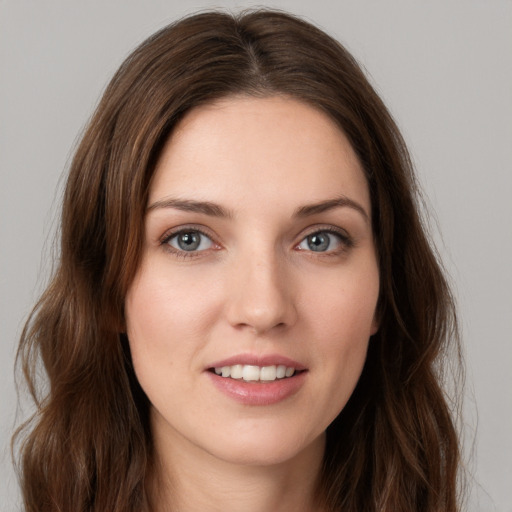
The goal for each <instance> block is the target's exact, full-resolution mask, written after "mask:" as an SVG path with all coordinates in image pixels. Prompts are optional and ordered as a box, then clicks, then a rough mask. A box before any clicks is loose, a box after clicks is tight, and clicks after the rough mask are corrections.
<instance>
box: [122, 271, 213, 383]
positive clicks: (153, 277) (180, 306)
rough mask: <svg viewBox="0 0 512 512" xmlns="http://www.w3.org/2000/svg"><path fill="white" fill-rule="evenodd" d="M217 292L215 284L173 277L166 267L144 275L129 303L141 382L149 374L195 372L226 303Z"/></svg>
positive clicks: (128, 322) (185, 275)
mask: <svg viewBox="0 0 512 512" xmlns="http://www.w3.org/2000/svg"><path fill="white" fill-rule="evenodd" d="M205 277H206V276H205ZM216 290H218V287H217V286H215V283H213V282H212V279H211V278H210V280H209V281H208V280H207V279H197V276H196V278H195V279H189V275H188V273H187V272H173V273H172V274H170V273H169V271H168V269H167V268H166V266H165V265H157V264H153V265H147V266H146V267H143V268H142V269H141V270H140V272H139V274H138V275H137V276H136V278H135V280H134V282H133V283H132V285H131V286H130V289H129V291H128V293H127V296H126V300H125V316H126V330H127V335H128V340H129V343H130V350H131V355H132V359H133V364H134V366H135V369H136V371H137V375H138V377H139V380H141V379H143V376H144V375H145V374H146V373H147V374H148V376H149V377H150V378H152V379H153V378H156V377H157V375H158V374H159V373H162V375H163V376H165V375H166V373H167V376H166V378H168V374H169V372H171V370H172V374H177V373H179V372H183V371H185V370H188V369H190V365H191V364H192V363H191V361H193V355H194V354H195V353H196V352H197V351H199V350H200V349H201V347H202V346H204V345H205V344H206V343H207V341H208V332H209V330H210V327H211V324H212V323H213V322H214V321H215V318H217V317H218V311H219V304H220V302H221V301H220V298H219V296H218V295H219V292H218V291H216ZM178 361H179V362H180V363H179V364H178ZM152 376H153V377H152Z"/></svg>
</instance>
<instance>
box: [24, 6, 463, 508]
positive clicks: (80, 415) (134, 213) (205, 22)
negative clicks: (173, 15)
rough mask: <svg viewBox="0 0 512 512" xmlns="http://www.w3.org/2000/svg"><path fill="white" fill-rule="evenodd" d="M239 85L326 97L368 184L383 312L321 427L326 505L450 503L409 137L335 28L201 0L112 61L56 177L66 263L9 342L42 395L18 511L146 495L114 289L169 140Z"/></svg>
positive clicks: (127, 278) (435, 312)
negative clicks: (215, 8)
mask: <svg viewBox="0 0 512 512" xmlns="http://www.w3.org/2000/svg"><path fill="white" fill-rule="evenodd" d="M233 94H238V95H239V94H247V95H253V96H261V97H263V96H271V95H286V96H291V97H294V98H296V99H299V100H301V101H304V102H306V103H308V104H310V105H313V106H314V107H315V108H317V109H320V110H321V111H323V112H324V113H326V114H327V115H328V116H330V117H331V118H332V119H334V120H335V121H336V122H337V123H338V125H339V126H340V128H341V129H342V130H343V131H344V133H345V134H346V135H347V137H348V138H349V140H350V142H351V144H352V146H353V147H354V149H355V151H356V153H357V155H358V157H359V159H360V161H361V163H362V165H363V167H364V170H365V173H366V177H367V181H368V185H369V189H370V195H371V201H372V215H373V218H372V222H373V230H374V236H375V240H376V246H377V251H378V257H379V267H380V275H381V296H380V300H379V314H380V318H381V320H380V329H379V332H378V333H377V334H376V335H375V336H373V338H372V340H371V341H370V347H369V352H368V357H367V361H366V365H365V368H364V370H363V373H362V376H361V378H360V381H359V383H358V385H357V388H356V390H355V392H354V394H353V396H352V397H351V399H350V401H349V403H348V404H347V406H346V407H345V408H344V409H343V411H342V412H341V413H340V415H339V417H338V418H337V419H336V420H335V421H334V422H333V424H332V425H330V426H329V428H328V431H327V449H326V453H325V462H324V470H323V475H322V479H321V485H320V489H319V492H320V493H321V496H322V497H323V499H325V501H326V503H327V506H328V508H329V510H332V511H343V512H366V511H368V512H370V511H374V512H377V511H378V512H401V511H403V512H412V511H417V512H420V511H421V512H434V511H435V512H440V511H443V512H455V511H456V510H458V504H457V502H458V498H457V484H456V482H457V470H458V466H459V448H458V440H457V435H456V430H455V428H454V422H453V420H452V417H451V413H450V407H449V406H448V405H447V400H446V398H445V396H444V392H443V389H442V386H441V383H442V379H441V377H442V362H443V360H444V359H445V358H446V353H447V349H448V348H449V347H453V346H455V348H456V349H457V347H458V337H457V330H456V318H455V311H454V305H453V299H452V297H451V295H450V292H449V288H448V286H447V284H446V280H445V278H444V277H443V273H442V271H441V268H440V264H439V262H438V258H437V257H436V254H435V252H434V251H433V249H432V244H431V243H430V242H429V240H428V238H427V236H426V234H425V229H424V228H423V225H422V222H421V218H420V215H419V208H418V204H417V187H416V183H415V178H414V174H413V171H412V168H411V163H410V159H409V157H408V153H407V150H406V147H405V145H404V142H403V140H402V137H401V135H400V133H399V131H398V129H397V127H396V125H395V123H394V122H393V120H392V118H391V116H390V115H389V113H388V111H387V110H386V108H385V106H384V105H383V103H382V101H381V100H380V99H379V97H378V96H377V94H376V93H375V91H374V90H373V89H372V87H371V86H370V84H369V83H368V81H367V79H366V78H365V76H364V74H363V73H362V71H361V70H360V68H359V66H358V65H357V63H356V61H355V60H354V58H353V57H352V56H351V55H350V54H349V53H348V52H347V51H346V50H345V49H344V48H343V47H342V46H341V45H340V44H339V43H337V42H336V41H335V40H333V39H332V38H331V37H329V36H328V35H326V34H325V33H323V32H322V31H320V30H319V29H317V28H315V27H314V26H312V25H310V24H309V23H306V22H304V21H302V20H300V19H297V18H295V17H293V16H290V15H288V14H285V13H282V12H276V11H268V10H258V11H250V12H246V13H243V14H240V15H235V16H232V15H228V14H224V13H219V12H208V13H202V14H198V15H194V16H191V17H188V18H185V19H183V20H181V21H179V22H177V23H175V24H173V25H170V26H168V27H166V28H164V29H163V30H161V31H160V32H158V33H156V34H155V35H153V36H152V37H150V38H149V39H148V40H147V41H145V42H144V43H143V44H142V45H141V46H140V47H139V48H137V49H136V50H135V51H134V52H133V54H132V55H130V56H129V57H128V59H127V60H126V61H125V62H124V63H123V65H122V66H121V68H120V69H119V70H118V72H117V73H116V74H115V76H114V78H113V79H112V81H111V83H110V84H109V86H108V87H107V89H106V91H105V93H104V95H103V97H102V99H101V102H100V103H99V105H98V107H97V110H96V112H95V114H94V116H93V117H92V119H91V121H90V123H89V126H88V128H87V130H86V131H85V133H84V135H83V138H82V141H81V143H80V145H79V147H78V149H77V151H76V154H75V157H74V159H73V161H72V164H71V168H70V173H69V177H68V181H67V186H66V190H65V195H64V202H63V209H62V224H61V249H60V260H59V262H58V268H57V270H56V272H55V274H54V276H53V279H52V281H51V282H50V284H49V286H48V288H47V289H46V291H45V292H44V294H43V295H42V297H41V299H40V300H39V302H38V304H37V305H36V307H35V308H34V310H33V312H32V314H31V317H30V318H29V321H28V322H27V324H26V326H25V329H24V331H23V333H22V336H21V341H20V346H19V352H18V358H19V359H18V360H19V361H20V363H21V368H22V370H23V372H24V375H25V377H26V379H27V382H28V383H29V388H30V390H31V392H32V395H33V397H34V399H35V401H36V404H37V412H36V414H35V415H34V417H33V418H32V420H31V421H29V422H27V423H26V424H25V425H24V426H22V428H21V429H20V431H19V432H18V436H17V437H16V438H15V439H17V440H18V441H19V442H20V443H19V451H20V455H19V460H20V462H19V469H20V480H21V487H22V493H23V497H24V503H25V509H26V511H27V512H36V511H37V512H57V511H61V512H68V511H71V510H76V511H78V510H80V511H84V512H85V511H87V512H93V511H94V512H105V511H107V510H108V511H110V512H135V511H139V510H141V509H144V507H146V505H145V503H146V502H145V479H146V477H147V475H148V472H149V471H150V469H151V463H152V460H153V457H152V453H151V445H152V443H151V432H150V429H149V427H148V401H147V398H146V397H145V395H144V393H143V392H142V391H141V389H140V387H139V386H138V383H137V381H136V379H135V376H134V372H133V369H132V367H131V361H130V354H129V350H128V348H127V343H126V339H125V337H124V335H123V334H120V333H122V331H123V322H124V321H123V302H124V297H125V293H126V290H127V287H128V285H129V284H130V282H131V280H132V278H133V276H134V274H135V271H136V269H137V268H138V264H139V259H140V254H141V246H142V240H143V221H144V212H145V208H146V202H147V193H148V188H149V184H150V180H151V176H152V173H153V171H154V168H155V163H156V161H157V160H158V157H159V154H160V151H161V149H162V146H163V144H164V142H165V141H166V140H167V139H168V137H169V135H170V133H171V132H172V130H173V127H174V126H175V125H176V123H177V122H178V121H179V120H180V119H181V118H182V117H183V116H184V114H185V113H186V112H188V111H189V110H190V109H192V108H194V107H196V106H198V105H201V104H204V103H208V102H212V101H214V100H216V99H219V98H222V97H226V96H229V95H233ZM198 150H200V148H198ZM455 353H456V354H457V350H456V351H455ZM39 361H42V364H43V366H44V370H45V372H46V375H47V382H48V385H47V387H46V389H47V393H43V394H42V395H43V396H41V392H40V391H41V390H40V389H39V386H38V385H37V384H36V374H37V371H38V362H39Z"/></svg>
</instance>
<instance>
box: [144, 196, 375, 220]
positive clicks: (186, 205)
mask: <svg viewBox="0 0 512 512" xmlns="http://www.w3.org/2000/svg"><path fill="white" fill-rule="evenodd" d="M342 207H348V208H352V209H353V210H356V211H357V212H359V213H360V214H361V215H362V216H363V217H364V219H365V220H366V221H369V220H370V219H369V216H368V213H367V212H366V210H365V209H364V208H363V207H362V206H361V205H360V204H359V203H358V202H356V201H354V200H353V199H350V198H349V197H346V196H338V197H335V198H333V199H327V200H325V201H320V202H318V203H313V204H307V205H304V206H300V207H299V208H297V209H296V210H295V212H294V215H293V216H294V217H298V218H304V217H310V216H312V215H317V214H319V213H323V212H326V211H329V210H333V209H335V208H342ZM160 208H175V209H177V210H182V211H185V212H195V213H202V214H203V215H208V216H210V217H220V218H229V219H232V218H233V217H234V214H233V212H232V211H231V210H227V209H226V208H224V207H223V206H221V205H219V204H217V203H212V202H211V201H195V200H193V199H177V198H166V199H161V200H159V201H155V202H154V203H152V204H151V205H150V206H148V207H147V210H146V211H148V212H149V211H152V210H156V209H160Z"/></svg>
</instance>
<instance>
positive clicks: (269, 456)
mask: <svg viewBox="0 0 512 512" xmlns="http://www.w3.org/2000/svg"><path fill="white" fill-rule="evenodd" d="M324 443H325V433H321V434H320V435H319V436H317V437H315V438H313V439H312V440H307V439H305V438H304V435H303V434H302V435H301V434H300V433H296V434H295V435H290V434H289V432H279V433H276V435H271V434H270V432H266V433H263V432H261V433H260V435H256V436H250V437H247V436H243V435H233V436H231V437H229V439H226V440H223V442H219V443H216V444H215V446H214V447H213V448H212V449H211V450H209V451H210V454H211V455H213V456H214V457H215V458H217V459H221V460H224V461H225V462H229V463H231V464H236V465H242V466H276V465H280V464H285V463H287V462H291V461H295V460H297V459H300V458H302V457H303V456H307V457H308V458H310V457H311V456H312V455H314V453H315V452H318V455H319V456H320V457H321V456H322V455H323V450H324Z"/></svg>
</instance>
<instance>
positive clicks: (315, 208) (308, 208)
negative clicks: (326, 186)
mask: <svg viewBox="0 0 512 512" xmlns="http://www.w3.org/2000/svg"><path fill="white" fill-rule="evenodd" d="M341 207H348V208H352V209H354V210H356V211H357V212H359V213H360V214H361V215H362V216H363V217H364V219H365V220H366V221H367V222H368V221H369V220H370V217H369V215H368V213H367V212H366V210H365V209H364V208H363V207H362V206H361V205H360V204H359V203H358V202H356V201H354V200H353V199H350V198H349V197H347V196H343V195H342V196H338V197H335V198H333V199H327V200H326V201H320V202H319V203H314V204H308V205H305V206H301V207H299V208H297V210H295V215H294V216H295V217H310V216H311V215H316V214H318V213H323V212H326V211H329V210H333V209H334V208H341Z"/></svg>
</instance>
